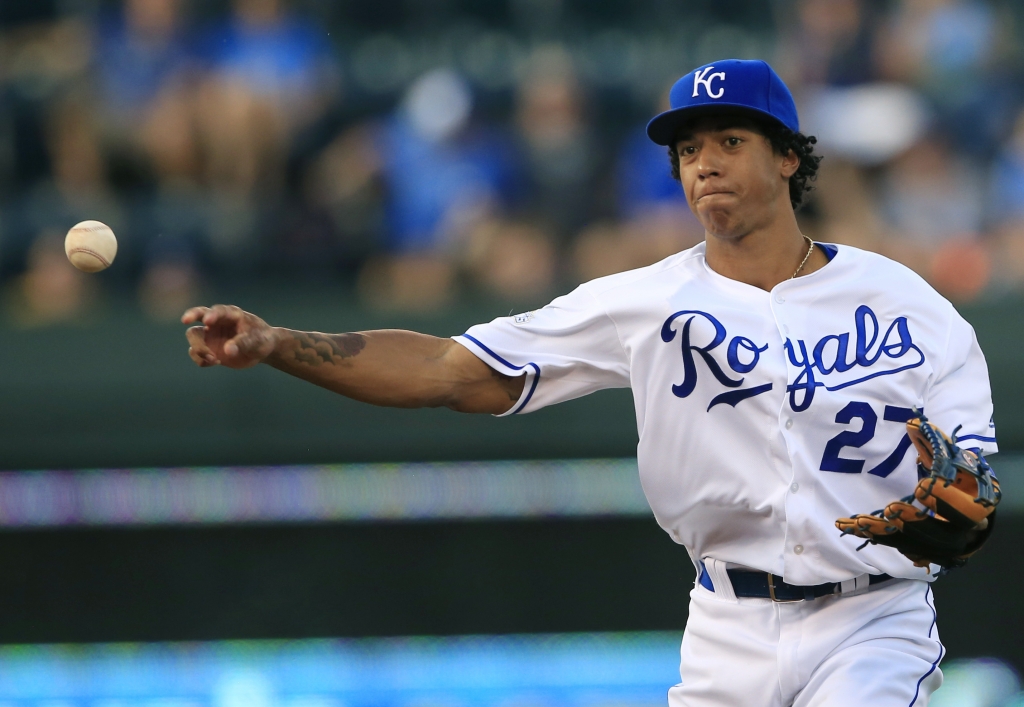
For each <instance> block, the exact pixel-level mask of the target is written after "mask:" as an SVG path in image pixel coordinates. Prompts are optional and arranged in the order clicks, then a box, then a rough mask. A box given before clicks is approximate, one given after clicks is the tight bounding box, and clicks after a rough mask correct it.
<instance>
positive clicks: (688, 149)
mask: <svg viewBox="0 0 1024 707" xmlns="http://www.w3.org/2000/svg"><path fill="white" fill-rule="evenodd" d="M679 154H680V155H686V156H688V157H689V156H691V155H695V154H697V148H696V147H694V146H693V145H687V146H686V147H684V148H682V149H681V150H679Z"/></svg>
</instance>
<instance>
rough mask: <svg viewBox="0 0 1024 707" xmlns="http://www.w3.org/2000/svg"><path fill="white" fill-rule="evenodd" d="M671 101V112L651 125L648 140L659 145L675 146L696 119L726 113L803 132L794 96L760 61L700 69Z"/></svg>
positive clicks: (733, 61) (724, 62)
mask: <svg viewBox="0 0 1024 707" xmlns="http://www.w3.org/2000/svg"><path fill="white" fill-rule="evenodd" d="M726 76H728V77H729V81H728V84H727V83H726V79H725V77H726ZM727 85H728V90H726V86H727ZM668 101H669V105H670V106H671V108H670V109H669V110H667V111H665V112H664V113H662V114H661V115H658V116H655V118H654V120H652V121H651V122H650V123H648V125H647V135H648V137H650V138H651V140H653V141H654V142H656V143H657V144H659V145H670V144H672V143H673V142H674V141H675V139H676V134H677V132H678V131H679V128H680V127H682V126H683V125H684V124H685V123H687V122H688V121H690V120H693V118H694V117H695V116H697V115H699V114H701V113H703V112H706V111H720V110H723V109H728V110H740V111H750V112H752V113H754V114H756V115H759V116H761V117H763V118H767V119H769V120H772V121H775V122H777V123H781V124H782V125H784V126H785V127H787V128H789V129H790V130H792V131H793V132H795V133H796V132H799V131H800V120H799V119H798V118H797V115H796V104H795V103H793V95H792V94H791V93H790V92H789V89H788V88H786V84H785V83H783V82H782V79H781V78H779V75H778V74H776V73H775V72H774V71H773V70H772V67H770V66H768V64H767V63H765V62H763V61H760V60H757V59H754V60H748V59H722V60H721V61H716V62H714V63H713V64H705V65H704V66H700V67H697V68H696V69H694V70H693V71H691V72H690V73H688V74H687V75H686V76H684V77H682V78H681V79H679V80H678V81H676V83H675V85H673V86H672V90H670V91H669V93H668Z"/></svg>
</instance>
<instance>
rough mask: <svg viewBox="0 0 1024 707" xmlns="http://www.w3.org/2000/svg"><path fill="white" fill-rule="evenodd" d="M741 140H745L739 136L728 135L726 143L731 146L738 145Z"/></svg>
mask: <svg viewBox="0 0 1024 707" xmlns="http://www.w3.org/2000/svg"><path fill="white" fill-rule="evenodd" d="M741 142H743V140H742V139H740V138H738V137H728V138H726V139H725V144H726V145H728V146H729V147H736V146H738V145H739V144H740V143H741Z"/></svg>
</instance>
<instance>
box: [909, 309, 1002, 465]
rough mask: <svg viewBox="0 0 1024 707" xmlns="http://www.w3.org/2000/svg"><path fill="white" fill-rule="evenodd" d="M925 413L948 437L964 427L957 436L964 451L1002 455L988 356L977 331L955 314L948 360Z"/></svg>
mask: <svg viewBox="0 0 1024 707" xmlns="http://www.w3.org/2000/svg"><path fill="white" fill-rule="evenodd" d="M924 412H925V414H926V415H927V416H928V419H929V420H932V421H933V422H935V424H937V425H938V426H939V427H940V428H942V430H943V431H944V432H946V434H952V432H953V430H954V429H955V428H956V427H957V426H958V425H962V427H961V429H960V431H959V432H958V433H957V439H958V440H959V443H960V446H961V447H963V448H967V449H970V448H977V449H981V450H982V452H983V453H985V454H994V453H995V452H997V451H999V448H998V446H997V445H996V430H995V422H994V421H993V418H992V389H991V386H990V384H989V379H988V365H987V364H986V363H985V355H984V354H983V353H982V352H981V347H980V346H978V339H977V337H976V336H975V334H974V328H973V327H972V326H971V325H970V324H968V323H967V322H966V321H965V320H964V319H963V317H961V316H960V315H959V314H957V313H955V312H954V313H953V321H952V323H951V324H950V331H949V338H948V341H947V343H946V360H945V361H944V363H943V366H942V370H941V371H940V372H939V374H938V375H937V376H936V378H935V382H934V383H933V384H932V386H931V389H930V390H929V391H928V396H927V399H926V400H925V404H924Z"/></svg>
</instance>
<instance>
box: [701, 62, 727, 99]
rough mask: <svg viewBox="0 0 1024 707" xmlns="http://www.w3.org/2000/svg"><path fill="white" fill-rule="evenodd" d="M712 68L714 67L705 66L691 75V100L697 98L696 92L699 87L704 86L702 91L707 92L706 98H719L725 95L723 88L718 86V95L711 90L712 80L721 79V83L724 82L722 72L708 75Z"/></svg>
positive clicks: (723, 73)
mask: <svg viewBox="0 0 1024 707" xmlns="http://www.w3.org/2000/svg"><path fill="white" fill-rule="evenodd" d="M714 68H715V67H713V66H705V67H704V68H703V69H698V70H697V71H695V72H694V73H693V98H696V97H697V90H698V89H699V88H700V87H701V85H703V86H704V91H705V92H707V94H708V98H721V97H722V95H723V94H724V93H725V86H720V87H719V88H718V93H715V92H714V91H712V90H711V82H712V81H713V80H714V79H721V80H722V81H725V72H724V71H717V72H715V73H713V74H710V75H709V74H708V72H709V71H711V70H712V69H714Z"/></svg>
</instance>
